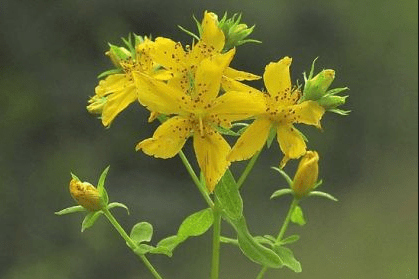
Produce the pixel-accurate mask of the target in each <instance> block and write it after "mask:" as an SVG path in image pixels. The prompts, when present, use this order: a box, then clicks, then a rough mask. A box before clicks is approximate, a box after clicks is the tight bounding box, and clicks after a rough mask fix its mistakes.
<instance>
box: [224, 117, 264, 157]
mask: <svg viewBox="0 0 419 279" xmlns="http://www.w3.org/2000/svg"><path fill="white" fill-rule="evenodd" d="M270 128H271V121H269V120H268V119H266V118H262V117H261V118H258V119H256V120H255V121H254V122H253V123H252V124H250V125H249V126H248V127H247V129H246V131H244V133H243V134H242V135H241V136H240V138H239V139H238V140H237V142H236V144H235V145H234V146H233V149H232V150H231V152H230V154H229V155H228V156H227V160H229V161H231V162H232V161H241V160H247V159H249V158H250V157H252V156H253V155H255V153H256V152H258V151H259V150H261V149H262V148H263V145H264V144H265V142H266V140H267V139H268V135H269V131H270Z"/></svg>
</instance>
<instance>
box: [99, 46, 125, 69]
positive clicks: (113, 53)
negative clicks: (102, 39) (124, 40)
mask: <svg viewBox="0 0 419 279" xmlns="http://www.w3.org/2000/svg"><path fill="white" fill-rule="evenodd" d="M109 47H110V48H109V50H108V51H107V52H105V54H106V55H107V56H109V58H110V59H111V61H112V63H113V64H114V65H115V66H116V67H118V68H121V61H125V60H127V59H129V58H130V57H131V52H130V51H129V50H128V49H126V48H124V47H118V46H115V45H112V44H109Z"/></svg>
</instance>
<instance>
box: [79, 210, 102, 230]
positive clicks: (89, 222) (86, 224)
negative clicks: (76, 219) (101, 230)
mask: <svg viewBox="0 0 419 279" xmlns="http://www.w3.org/2000/svg"><path fill="white" fill-rule="evenodd" d="M101 214H102V211H96V212H90V213H88V214H87V215H86V217H84V220H83V223H82V224H81V232H84V231H85V230H86V229H88V228H90V227H91V226H93V225H94V223H95V222H96V220H97V219H98V218H99V216H100V215H101Z"/></svg>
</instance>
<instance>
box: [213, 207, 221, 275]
mask: <svg viewBox="0 0 419 279" xmlns="http://www.w3.org/2000/svg"><path fill="white" fill-rule="evenodd" d="M213 214H214V227H213V235H212V263H211V279H218V273H219V269H220V268H219V266H220V238H221V214H220V212H219V209H218V208H217V207H215V208H214V209H213Z"/></svg>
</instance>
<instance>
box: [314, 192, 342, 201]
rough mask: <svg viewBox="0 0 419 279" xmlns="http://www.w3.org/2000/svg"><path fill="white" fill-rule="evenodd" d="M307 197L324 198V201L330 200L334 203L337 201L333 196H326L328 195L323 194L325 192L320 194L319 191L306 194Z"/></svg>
mask: <svg viewBox="0 0 419 279" xmlns="http://www.w3.org/2000/svg"><path fill="white" fill-rule="evenodd" d="M308 196H309V197H311V196H317V197H322V198H326V199H329V200H332V201H335V202H337V201H338V199H337V198H335V197H334V196H332V195H331V194H328V193H325V192H321V191H311V192H310V193H309V194H308Z"/></svg>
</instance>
